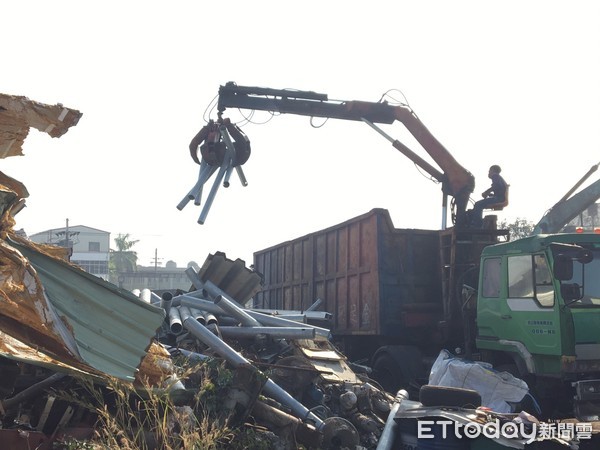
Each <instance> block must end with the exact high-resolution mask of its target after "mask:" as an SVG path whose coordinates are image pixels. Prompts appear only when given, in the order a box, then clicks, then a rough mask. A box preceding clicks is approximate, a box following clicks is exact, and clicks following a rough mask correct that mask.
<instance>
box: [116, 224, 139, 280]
mask: <svg viewBox="0 0 600 450" xmlns="http://www.w3.org/2000/svg"><path fill="white" fill-rule="evenodd" d="M138 242H139V240H131V239H129V233H127V234H119V235H118V236H117V237H116V238H115V245H116V246H117V249H116V250H112V249H111V250H110V266H111V271H114V272H135V271H136V269H137V253H136V252H134V251H131V248H132V247H133V246H134V245H135V244H137V243H138Z"/></svg>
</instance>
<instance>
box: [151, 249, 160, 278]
mask: <svg viewBox="0 0 600 450" xmlns="http://www.w3.org/2000/svg"><path fill="white" fill-rule="evenodd" d="M159 259H162V258H159V257H158V249H157V248H155V249H154V258H152V261H151V262H152V263H154V274H155V275H156V273H157V272H158V260H159Z"/></svg>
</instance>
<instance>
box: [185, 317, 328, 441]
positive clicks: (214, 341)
mask: <svg viewBox="0 0 600 450" xmlns="http://www.w3.org/2000/svg"><path fill="white" fill-rule="evenodd" d="M183 326H184V328H186V329H187V330H188V331H190V333H192V334H193V335H194V336H196V337H197V338H198V339H200V340H201V341H202V342H203V343H204V344H206V345H208V346H209V347H211V348H212V349H213V350H214V351H215V352H216V353H218V354H219V355H221V356H222V357H223V358H225V359H226V360H227V362H229V363H230V364H231V365H232V366H234V367H236V368H237V367H239V366H240V365H242V364H246V365H251V363H250V361H248V360H247V359H246V358H244V357H243V356H242V355H240V354H239V353H238V352H236V351H235V350H234V349H233V348H231V347H230V346H229V345H227V344H226V343H225V342H223V341H222V340H221V339H219V338H218V337H217V336H215V335H214V334H213V333H211V332H210V331H209V330H207V329H206V327H204V326H202V325H200V324H199V323H198V322H197V321H196V320H194V319H193V318H191V317H189V318H187V319H186V320H185V322H183ZM256 370H258V369H256ZM259 372H260V371H259ZM263 389H264V391H265V392H266V394H267V395H269V396H270V397H272V398H273V399H274V400H276V401H278V402H279V403H282V404H284V405H286V406H288V407H289V408H290V410H291V412H292V414H293V415H295V416H296V417H298V418H300V419H302V420H308V421H310V422H312V423H313V424H314V425H315V426H316V428H317V429H319V430H320V429H321V428H322V427H323V426H324V422H323V421H322V420H321V419H320V418H319V417H317V416H316V415H315V414H314V413H312V412H311V411H310V410H309V409H308V408H306V407H305V406H304V405H303V404H302V403H300V402H298V401H297V400H296V399H295V398H294V397H292V396H291V395H290V394H289V393H288V392H287V391H285V390H284V389H283V388H281V387H280V386H279V385H277V384H276V383H275V382H274V381H273V380H271V379H270V378H267V381H266V383H265V384H264V387H263Z"/></svg>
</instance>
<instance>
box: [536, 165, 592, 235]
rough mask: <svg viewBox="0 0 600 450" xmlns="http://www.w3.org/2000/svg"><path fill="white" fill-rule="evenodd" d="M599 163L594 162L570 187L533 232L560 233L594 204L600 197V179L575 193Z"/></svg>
mask: <svg viewBox="0 0 600 450" xmlns="http://www.w3.org/2000/svg"><path fill="white" fill-rule="evenodd" d="M599 165H600V163H598V164H594V165H593V166H592V167H591V168H590V170H588V171H587V173H586V174H585V175H584V176H583V177H582V178H581V179H580V180H579V181H578V182H577V183H575V185H574V186H573V187H572V188H571V189H569V191H568V192H567V193H566V194H565V195H564V196H563V197H562V198H561V199H560V200H559V201H558V202H557V203H556V204H555V205H554V206H553V207H552V208H550V209H549V210H548V211H547V212H546V214H544V216H543V217H542V218H541V219H540V221H539V222H538V223H537V225H536V226H535V227H534V229H533V231H532V234H542V233H543V234H547V233H559V232H560V231H561V230H562V229H563V228H564V227H565V226H566V225H567V224H569V222H571V221H572V220H573V219H575V218H576V217H577V216H578V215H579V214H581V213H582V212H583V211H585V210H586V209H587V208H589V207H590V206H591V205H593V204H594V203H595V202H596V201H597V200H598V199H599V198H600V180H597V181H595V182H594V183H592V184H590V185H589V186H587V187H586V188H585V189H582V190H581V191H579V192H578V193H576V194H575V195H573V192H575V191H576V190H577V189H578V188H579V187H580V186H581V185H582V184H583V182H584V181H585V180H587V179H588V178H589V177H590V176H591V175H592V174H593V173H594V172H596V170H598V166H599Z"/></svg>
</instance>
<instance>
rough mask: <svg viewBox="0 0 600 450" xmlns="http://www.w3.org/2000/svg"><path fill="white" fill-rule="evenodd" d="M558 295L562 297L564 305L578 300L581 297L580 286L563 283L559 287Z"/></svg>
mask: <svg viewBox="0 0 600 450" xmlns="http://www.w3.org/2000/svg"><path fill="white" fill-rule="evenodd" d="M560 295H561V296H562V298H563V300H564V301H565V303H569V302H572V301H574V300H579V299H581V298H582V297H583V295H582V293H581V286H579V285H578V284H577V283H565V284H561V285H560Z"/></svg>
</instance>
